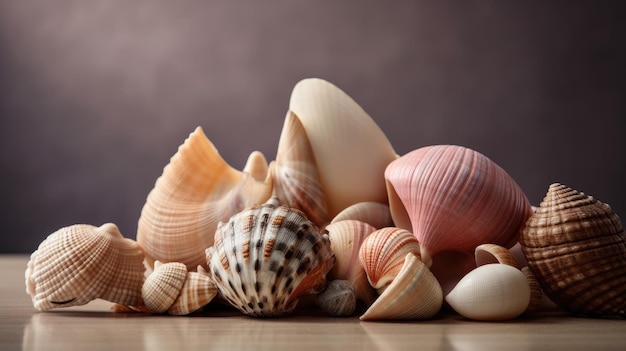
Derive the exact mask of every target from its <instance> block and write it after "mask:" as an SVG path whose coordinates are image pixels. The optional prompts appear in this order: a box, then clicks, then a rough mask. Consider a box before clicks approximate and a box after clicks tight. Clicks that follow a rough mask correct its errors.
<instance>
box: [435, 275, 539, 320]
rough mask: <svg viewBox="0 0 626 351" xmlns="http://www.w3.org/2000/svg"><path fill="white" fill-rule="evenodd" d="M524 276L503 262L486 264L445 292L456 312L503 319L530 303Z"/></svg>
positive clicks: (509, 317) (447, 299) (482, 318)
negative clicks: (448, 291) (447, 292)
mask: <svg viewBox="0 0 626 351" xmlns="http://www.w3.org/2000/svg"><path fill="white" fill-rule="evenodd" d="M530 295H531V293H530V287H529V284H528V280H527V279H526V276H525V275H524V274H523V273H522V272H521V271H520V270H519V269H517V268H515V267H512V266H509V265H506V264H499V263H495V264H486V265H483V266H480V267H477V268H476V269H474V270H473V271H471V272H469V273H468V274H467V275H465V276H464V277H463V278H462V279H461V280H460V281H459V283H458V284H457V285H456V286H455V287H454V289H452V291H451V292H450V293H449V294H448V295H446V302H447V303H448V304H449V305H450V306H451V307H452V308H453V309H454V310H455V311H456V312H457V313H459V314H460V315H462V316H464V317H466V318H469V319H474V320H485V321H489V320H491V321H495V320H507V319H512V318H515V317H517V316H519V315H520V314H522V313H524V311H525V310H526V307H528V304H529V303H530Z"/></svg>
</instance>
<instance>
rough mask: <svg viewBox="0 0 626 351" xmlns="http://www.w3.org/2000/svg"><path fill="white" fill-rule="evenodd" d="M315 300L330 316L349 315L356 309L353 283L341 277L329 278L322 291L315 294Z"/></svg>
mask: <svg viewBox="0 0 626 351" xmlns="http://www.w3.org/2000/svg"><path fill="white" fill-rule="evenodd" d="M315 302H316V304H317V305H318V306H319V307H320V308H321V309H322V310H324V311H326V312H327V313H328V314H330V315H332V316H337V317H344V316H351V315H353V314H354V311H355V310H356V291H355V289H354V285H353V284H352V283H351V282H349V281H347V280H343V279H334V280H331V281H330V282H329V283H328V286H327V287H326V289H325V290H324V291H322V292H321V293H319V294H317V295H315Z"/></svg>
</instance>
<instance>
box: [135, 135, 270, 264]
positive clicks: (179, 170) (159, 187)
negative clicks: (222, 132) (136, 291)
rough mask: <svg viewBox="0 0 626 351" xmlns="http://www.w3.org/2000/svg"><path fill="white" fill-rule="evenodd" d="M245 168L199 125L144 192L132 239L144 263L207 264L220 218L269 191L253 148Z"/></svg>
mask: <svg viewBox="0 0 626 351" xmlns="http://www.w3.org/2000/svg"><path fill="white" fill-rule="evenodd" d="M244 169H246V172H241V171H238V170H236V169H234V168H232V167H231V166H230V165H228V164H227V163H226V162H225V161H224V160H223V159H222V157H221V156H220V155H219V153H218V151H217V149H216V148H215V147H214V146H213V144H212V143H211V142H210V141H209V139H207V137H206V135H205V134H204V132H203V131H202V128H200V127H198V128H196V130H195V131H194V132H193V133H191V134H190V135H189V138H187V139H186V140H185V142H184V143H183V145H181V146H180V147H179V149H178V152H177V153H176V154H175V155H174V156H173V157H172V158H171V160H170V163H169V164H168V165H167V166H166V167H165V168H164V169H163V174H162V175H161V176H160V177H159V178H158V179H157V181H156V183H155V185H154V188H153V189H152V190H151V191H150V193H149V194H148V197H147V200H146V203H145V205H144V206H143V209H142V211H141V216H140V218H139V223H138V226H137V242H138V243H139V245H141V247H142V249H143V250H144V252H145V254H146V259H147V261H148V263H150V264H152V262H153V261H154V260H159V261H161V262H181V263H184V264H185V265H186V266H187V269H189V270H194V269H196V267H197V266H198V265H201V266H204V267H206V260H205V256H204V250H205V249H206V248H207V247H209V246H211V245H212V244H213V234H214V233H215V229H216V227H217V223H218V222H219V221H226V220H228V218H230V216H232V215H233V214H235V213H237V212H239V211H241V210H242V209H244V208H245V207H248V206H250V205H252V204H256V203H262V202H264V201H266V200H267V199H268V198H269V196H270V195H271V191H272V182H271V178H269V177H268V179H267V180H259V179H257V178H258V177H261V176H262V175H263V174H265V173H267V165H266V164H264V157H263V156H262V155H260V153H259V152H253V153H252V154H251V155H250V157H249V159H248V163H247V165H246V167H245V168H244Z"/></svg>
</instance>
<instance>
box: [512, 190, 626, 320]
mask: <svg viewBox="0 0 626 351" xmlns="http://www.w3.org/2000/svg"><path fill="white" fill-rule="evenodd" d="M520 243H521V245H522V250H523V252H524V255H525V256H526V259H527V261H528V267H529V268H530V269H531V271H532V273H533V274H534V275H535V277H536V278H537V280H538V281H539V283H540V285H541V288H542V289H543V291H544V293H545V294H546V295H547V296H548V297H549V298H550V299H551V300H552V301H553V302H554V303H556V304H557V305H558V306H560V307H561V308H563V309H565V310H567V311H569V312H571V313H573V314H578V315H585V316H591V317H621V318H624V317H625V316H626V238H625V235H624V229H623V227H622V223H621V220H620V219H619V217H618V216H617V214H615V213H614V212H613V211H612V209H611V207H610V206H609V205H607V204H605V203H602V202H601V201H599V200H597V199H595V198H593V197H592V196H588V195H586V194H585V193H583V192H579V191H577V190H574V189H572V188H570V187H568V186H565V185H563V184H560V183H554V184H551V185H550V186H549V188H548V191H547V193H546V196H545V197H544V199H543V201H542V202H541V204H540V206H539V208H537V210H536V211H535V213H534V214H533V216H532V217H531V218H530V219H529V220H528V222H527V224H526V227H525V228H524V230H523V231H522V235H521V237H520Z"/></svg>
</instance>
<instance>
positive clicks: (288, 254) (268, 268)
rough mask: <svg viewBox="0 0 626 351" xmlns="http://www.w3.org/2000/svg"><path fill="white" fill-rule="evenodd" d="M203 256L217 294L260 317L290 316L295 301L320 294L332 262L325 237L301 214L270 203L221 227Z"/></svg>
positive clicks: (249, 313)
mask: <svg viewBox="0 0 626 351" xmlns="http://www.w3.org/2000/svg"><path fill="white" fill-rule="evenodd" d="M272 200H273V199H272ZM206 253H207V261H208V263H209V267H210V272H211V274H212V278H213V280H214V282H215V283H216V285H217V287H218V289H219V291H220V293H221V295H222V296H223V297H224V298H225V299H226V300H227V301H228V302H229V303H230V304H231V305H232V306H234V307H235V308H237V309H239V310H240V311H241V312H242V313H244V314H248V315H251V316H258V317H273V316H281V315H284V314H286V313H289V312H291V311H292V310H293V309H294V308H295V307H296V304H297V302H298V297H300V296H302V295H305V294H310V293H317V292H320V291H321V290H323V289H324V288H325V286H326V284H327V281H326V275H327V273H328V271H330V269H331V268H332V266H333V264H334V262H335V257H334V254H333V252H332V251H331V249H330V242H329V239H328V236H327V235H322V234H320V232H319V229H318V228H317V227H316V226H315V225H314V224H313V223H312V222H311V221H309V220H308V219H307V218H306V216H305V215H304V214H303V213H302V212H301V211H299V210H296V209H292V208H288V207H285V206H277V205H276V204H275V203H273V201H268V202H267V203H265V204H263V205H259V206H253V207H251V208H249V209H246V210H244V211H241V212H240V213H238V214H236V215H234V216H232V217H231V219H230V220H229V221H228V222H225V223H220V224H219V225H218V228H217V231H216V232H215V244H214V246H212V247H210V248H208V249H207V251H206Z"/></svg>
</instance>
